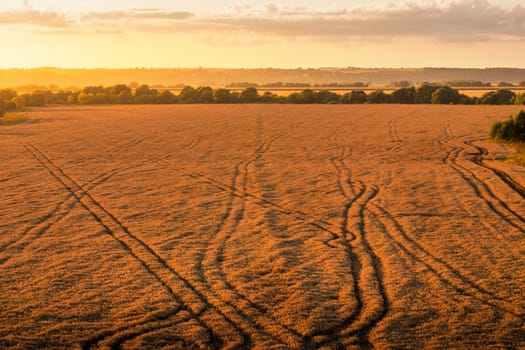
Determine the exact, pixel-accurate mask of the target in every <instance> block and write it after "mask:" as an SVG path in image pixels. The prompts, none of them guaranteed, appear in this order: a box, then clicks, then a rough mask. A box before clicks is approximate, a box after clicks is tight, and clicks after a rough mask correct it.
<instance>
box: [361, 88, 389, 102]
mask: <svg viewBox="0 0 525 350" xmlns="http://www.w3.org/2000/svg"><path fill="white" fill-rule="evenodd" d="M367 101H368V103H391V102H392V97H391V96H390V95H389V94H386V93H385V92H384V91H383V90H376V91H372V92H371V93H369V94H368V97H367Z"/></svg>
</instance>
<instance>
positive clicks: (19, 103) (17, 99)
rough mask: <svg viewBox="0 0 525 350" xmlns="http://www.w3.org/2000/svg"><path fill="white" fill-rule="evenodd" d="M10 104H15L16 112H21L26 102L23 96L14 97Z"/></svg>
mask: <svg viewBox="0 0 525 350" xmlns="http://www.w3.org/2000/svg"><path fill="white" fill-rule="evenodd" d="M12 102H13V103H14V104H15V106H16V110H17V111H21V110H23V109H24V108H25V106H26V100H25V98H24V97H23V96H16V97H15V98H13V100H12Z"/></svg>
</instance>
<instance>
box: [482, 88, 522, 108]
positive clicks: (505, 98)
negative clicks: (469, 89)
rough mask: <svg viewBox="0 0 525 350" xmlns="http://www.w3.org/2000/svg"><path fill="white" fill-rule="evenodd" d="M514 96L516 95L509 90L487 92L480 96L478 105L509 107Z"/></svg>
mask: <svg viewBox="0 0 525 350" xmlns="http://www.w3.org/2000/svg"><path fill="white" fill-rule="evenodd" d="M515 96H516V94H515V93H514V92H512V91H510V90H506V89H500V90H497V91H490V92H487V93H486V94H484V95H483V96H481V98H480V99H479V103H480V104H484V105H509V104H511V103H512V102H511V101H512V100H513V99H514V98H515Z"/></svg>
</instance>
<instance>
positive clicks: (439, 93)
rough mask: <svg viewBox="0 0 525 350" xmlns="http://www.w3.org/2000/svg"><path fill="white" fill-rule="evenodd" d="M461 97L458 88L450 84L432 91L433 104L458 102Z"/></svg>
mask: <svg viewBox="0 0 525 350" xmlns="http://www.w3.org/2000/svg"><path fill="white" fill-rule="evenodd" d="M460 98H461V95H460V94H459V92H458V90H456V89H453V88H451V87H449V86H442V87H440V88H438V89H437V90H435V91H434V92H433V93H432V99H431V102H432V103H433V104H447V105H448V104H457V103H458V102H459V100H460Z"/></svg>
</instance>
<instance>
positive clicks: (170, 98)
mask: <svg viewBox="0 0 525 350" xmlns="http://www.w3.org/2000/svg"><path fill="white" fill-rule="evenodd" d="M175 102H177V98H176V97H175V95H174V94H173V93H172V92H171V91H169V90H164V91H162V92H161V93H160V94H159V95H158V96H157V103H160V104H170V103H175Z"/></svg>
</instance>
